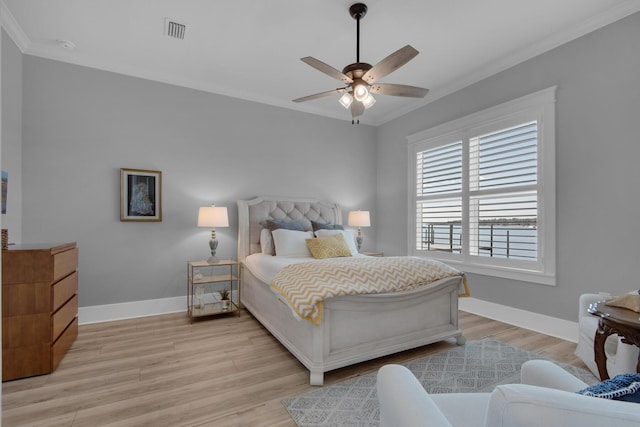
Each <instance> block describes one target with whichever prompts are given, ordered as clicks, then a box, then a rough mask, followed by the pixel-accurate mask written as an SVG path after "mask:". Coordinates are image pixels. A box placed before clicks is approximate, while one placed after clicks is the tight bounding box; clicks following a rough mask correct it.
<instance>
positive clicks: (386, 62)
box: [362, 45, 419, 84]
mask: <svg viewBox="0 0 640 427" xmlns="http://www.w3.org/2000/svg"><path fill="white" fill-rule="evenodd" d="M418 53H419V52H418V51H417V50H415V49H414V48H413V47H411V46H410V45H406V46H405V47H403V48H400V49H398V50H396V51H395V52H393V53H392V54H391V55H389V56H387V57H386V58H384V59H383V60H382V61H380V62H378V63H377V64H376V65H374V66H373V68H371V69H370V70H369V71H367V72H366V74H365V75H364V76H362V80H364V81H365V82H367V83H369V84H371V83H373V82H375V81H377V80H378V79H381V78H382V77H384V76H386V75H388V74H390V73H392V72H393V71H395V70H397V69H398V68H400V67H402V66H403V65H404V64H406V63H407V62H409V61H411V60H412V59H413V58H414V57H415V56H416V55H417V54H418Z"/></svg>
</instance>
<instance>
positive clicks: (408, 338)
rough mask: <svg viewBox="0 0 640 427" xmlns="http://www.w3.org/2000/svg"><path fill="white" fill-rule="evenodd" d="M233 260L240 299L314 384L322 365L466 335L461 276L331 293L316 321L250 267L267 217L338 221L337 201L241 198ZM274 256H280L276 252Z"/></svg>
mask: <svg viewBox="0 0 640 427" xmlns="http://www.w3.org/2000/svg"><path fill="white" fill-rule="evenodd" d="M237 204H238V261H240V262H242V264H243V268H242V286H241V298H242V305H243V306H244V307H245V308H246V309H247V310H248V311H249V312H250V313H251V314H252V315H253V316H254V317H255V318H256V319H257V320H258V321H259V322H260V323H261V324H262V325H263V326H264V327H265V328H266V329H267V330H268V331H269V332H270V333H271V334H272V335H273V336H274V337H275V338H276V339H277V340H278V341H280V343H282V345H284V346H285V347H286V348H287V349H288V350H289V351H290V352H291V354H293V355H294V356H295V357H296V358H297V359H298V360H299V361H300V362H301V363H302V364H303V365H304V366H305V367H306V368H307V369H308V370H309V372H310V383H311V385H322V384H323V382H324V373H325V372H328V371H331V370H333V369H338V368H341V367H344V366H349V365H352V364H355V363H359V362H363V361H366V360H371V359H374V358H377V357H380V356H385V355H388V354H392V353H396V352H400V351H403V350H407V349H410V348H415V347H420V346H423V345H426V344H430V343H434V342H437V341H442V340H445V339H450V338H454V339H455V340H456V343H457V344H459V345H460V344H463V343H464V342H465V338H464V336H463V335H462V330H461V329H460V328H459V326H458V295H459V291H460V289H461V287H462V280H463V278H462V277H461V276H453V277H448V278H445V279H441V280H437V281H436V282H433V283H431V284H429V286H425V287H420V288H417V289H412V290H407V291H402V292H393V293H380V294H370V295H345V296H339V297H335V298H329V299H327V300H326V301H324V304H323V316H322V321H321V322H320V323H319V324H318V325H317V326H316V325H314V324H312V323H310V322H307V321H305V320H300V319H296V318H295V317H294V315H293V314H292V311H291V309H290V307H288V306H287V305H285V304H283V302H282V301H281V300H279V299H278V297H277V295H276V294H275V293H274V292H273V291H272V290H271V289H270V287H269V285H270V284H269V283H265V282H264V281H263V280H260V278H259V277H262V278H263V279H264V275H262V274H258V273H256V274H254V273H253V272H252V270H251V268H249V267H248V265H247V262H246V261H247V257H249V256H250V255H252V254H260V253H262V252H263V249H262V248H261V244H260V243H261V242H260V235H261V232H262V229H263V225H264V221H266V220H268V219H293V220H299V221H301V222H303V223H304V224H306V225H307V227H308V228H307V229H309V230H311V221H315V222H316V223H326V224H341V223H342V213H341V210H340V207H339V206H338V205H337V204H334V203H328V202H323V201H319V200H314V199H299V198H275V197H257V198H254V199H250V200H239V201H238V202H237ZM274 258H278V257H274Z"/></svg>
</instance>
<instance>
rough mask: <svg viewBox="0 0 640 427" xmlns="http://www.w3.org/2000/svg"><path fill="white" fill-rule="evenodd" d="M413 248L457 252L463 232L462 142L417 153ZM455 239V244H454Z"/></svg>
mask: <svg viewBox="0 0 640 427" xmlns="http://www.w3.org/2000/svg"><path fill="white" fill-rule="evenodd" d="M416 161H417V164H416V170H417V173H416V176H417V180H416V195H417V197H418V199H419V200H420V201H419V202H418V203H417V204H416V208H417V211H416V213H417V217H416V248H418V249H420V250H425V249H426V250H432V249H433V250H435V249H438V248H439V249H440V250H449V251H452V252H459V251H460V249H461V245H462V242H461V233H462V196H461V195H462V169H463V165H462V141H456V142H453V143H449V144H445V145H442V146H439V147H436V148H433V149H430V150H425V151H421V152H419V153H418V154H417V156H416ZM454 242H455V244H454Z"/></svg>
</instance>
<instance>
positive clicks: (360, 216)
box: [347, 211, 371, 252]
mask: <svg viewBox="0 0 640 427" xmlns="http://www.w3.org/2000/svg"><path fill="white" fill-rule="evenodd" d="M347 223H348V224H349V226H350V227H358V235H357V236H356V243H357V244H358V252H360V248H361V247H362V231H361V230H360V227H370V226H371V219H370V218H369V211H351V212H349V221H348V222H347Z"/></svg>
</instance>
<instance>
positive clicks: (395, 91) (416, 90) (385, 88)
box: [369, 83, 429, 98]
mask: <svg viewBox="0 0 640 427" xmlns="http://www.w3.org/2000/svg"><path fill="white" fill-rule="evenodd" d="M369 92H372V93H379V94H382V95H391V96H406V97H408V98H424V96H425V95H426V94H427V92H429V89H425V88H422V87H416V86H409V85H397V84H393V83H375V84H372V85H371V87H369Z"/></svg>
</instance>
